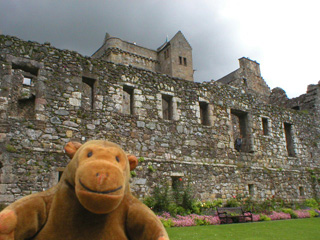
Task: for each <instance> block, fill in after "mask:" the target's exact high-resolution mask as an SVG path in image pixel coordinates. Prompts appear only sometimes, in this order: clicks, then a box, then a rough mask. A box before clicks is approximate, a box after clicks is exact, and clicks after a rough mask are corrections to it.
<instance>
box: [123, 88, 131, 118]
mask: <svg viewBox="0 0 320 240" xmlns="http://www.w3.org/2000/svg"><path fill="white" fill-rule="evenodd" d="M133 92H134V89H133V88H131V87H128V86H124V87H123V102H122V110H123V113H124V114H128V115H132V114H134V112H133V110H134V100H133V97H134V95H133Z"/></svg>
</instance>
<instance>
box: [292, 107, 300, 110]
mask: <svg viewBox="0 0 320 240" xmlns="http://www.w3.org/2000/svg"><path fill="white" fill-rule="evenodd" d="M292 109H293V110H300V106H294V107H292Z"/></svg>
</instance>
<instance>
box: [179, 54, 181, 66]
mask: <svg viewBox="0 0 320 240" xmlns="http://www.w3.org/2000/svg"><path fill="white" fill-rule="evenodd" d="M179 64H180V65H182V57H181V56H180V57H179Z"/></svg>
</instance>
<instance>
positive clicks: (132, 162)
mask: <svg viewBox="0 0 320 240" xmlns="http://www.w3.org/2000/svg"><path fill="white" fill-rule="evenodd" d="M127 157H128V161H129V164H130V171H132V170H134V169H135V168H136V167H137V166H138V158H137V157H136V156H134V155H130V154H128V155H127Z"/></svg>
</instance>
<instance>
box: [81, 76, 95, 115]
mask: <svg viewBox="0 0 320 240" xmlns="http://www.w3.org/2000/svg"><path fill="white" fill-rule="evenodd" d="M95 82H96V80H95V79H93V78H87V77H82V83H83V84H82V87H83V97H82V102H81V105H82V106H83V108H84V109H85V110H93V108H94V100H95V99H94V95H95V89H94V86H95Z"/></svg>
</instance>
